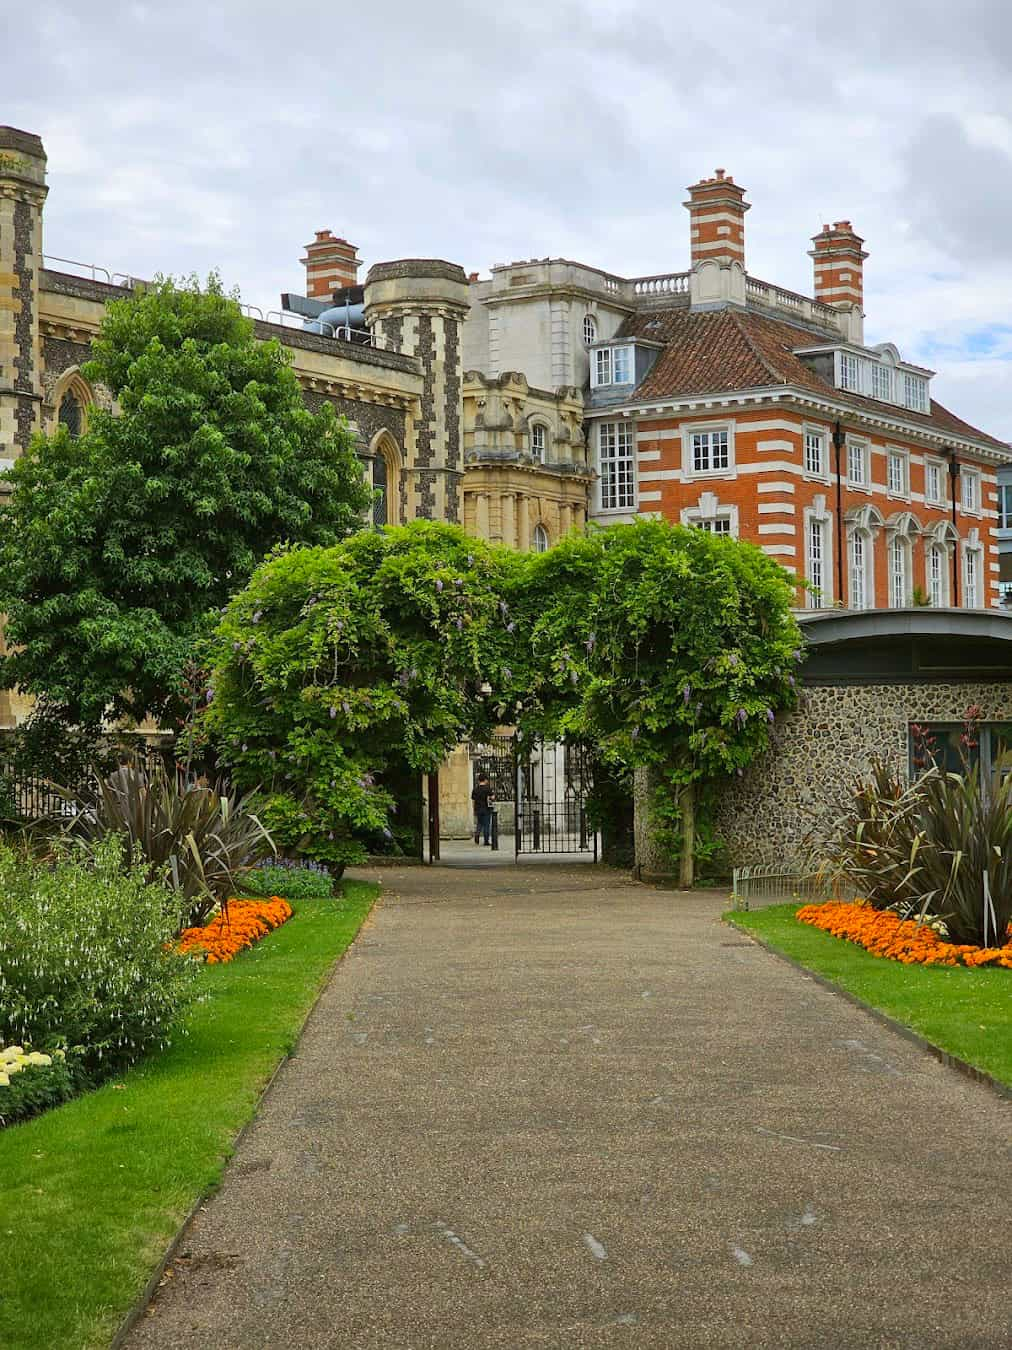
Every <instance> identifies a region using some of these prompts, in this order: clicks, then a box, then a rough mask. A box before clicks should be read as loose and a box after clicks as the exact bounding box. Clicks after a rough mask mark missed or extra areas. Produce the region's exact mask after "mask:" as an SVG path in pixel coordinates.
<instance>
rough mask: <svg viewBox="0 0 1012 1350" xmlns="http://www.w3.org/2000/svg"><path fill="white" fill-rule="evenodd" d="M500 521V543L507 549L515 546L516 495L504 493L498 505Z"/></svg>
mask: <svg viewBox="0 0 1012 1350" xmlns="http://www.w3.org/2000/svg"><path fill="white" fill-rule="evenodd" d="M499 511H500V519H501V520H502V541H503V543H504V544H505V545H506V547H507V548H516V546H517V521H516V494H515V493H513V492H504V493H503V495H502V498H501V500H500V503H499Z"/></svg>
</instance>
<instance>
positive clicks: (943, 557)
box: [924, 539, 949, 609]
mask: <svg viewBox="0 0 1012 1350" xmlns="http://www.w3.org/2000/svg"><path fill="white" fill-rule="evenodd" d="M925 552H926V555H927V556H926V558H925V564H926V565H925V569H924V571H925V580H926V581H927V583H928V599H929V600H930V601H931V604H932V606H933V607H934V608H935V609H944V608H945V607H946V606H947V605H948V603H949V553H948V550H947V549H946V547H945V545H944V544H940V543H939V542H938V540H937V539H932V540H929V541H928V546H927V549H926V550H925ZM936 562H937V563H938V576H937V577H935V575H934V566H935V563H936ZM936 581H937V583H938V584H937V587H936V584H935V583H936Z"/></svg>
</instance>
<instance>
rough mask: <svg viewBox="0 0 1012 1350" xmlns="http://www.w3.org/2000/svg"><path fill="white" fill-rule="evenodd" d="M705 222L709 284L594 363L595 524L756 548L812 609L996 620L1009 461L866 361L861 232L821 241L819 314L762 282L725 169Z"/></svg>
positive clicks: (593, 351) (922, 394) (810, 301)
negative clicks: (697, 530) (654, 520)
mask: <svg viewBox="0 0 1012 1350" xmlns="http://www.w3.org/2000/svg"><path fill="white" fill-rule="evenodd" d="M686 206H687V207H688V210H689V214H690V220H691V261H692V267H691V270H690V271H689V272H688V273H681V274H676V275H674V276H671V277H666V278H655V279H651V280H652V282H653V285H652V287H646V286H643V285H640V288H639V289H640V292H641V294H639V295H637V303H636V306H635V309H634V310H633V312H632V313H628V314H627V315H626V317H625V318H624V319H623V321H622V322H621V324H620V325H619V326H618V328H617V330H616V331H615V332H614V334H613V335H612V336H610V337H609V338H607V339H606V340H601V341H596V342H594V343H592V344H591V345H590V366H591V369H590V392H589V396H588V407H587V412H586V420H587V431H588V440H589V443H590V445H591V446H592V448H593V452H594V462H595V465H596V467H597V469H598V473H599V479H598V482H597V485H596V501H595V502H594V506H593V515H594V516H595V518H596V519H598V520H600V521H601V522H602V523H605V522H606V521H609V520H614V519H629V518H631V517H632V516H633V515H635V514H637V513H640V514H659V515H661V516H664V517H665V518H667V519H669V520H674V521H681V522H683V523H685V524H692V525H697V526H699V527H701V528H703V529H709V530H712V531H714V532H716V533H721V534H729V535H732V536H735V537H737V538H741V539H747V540H750V541H751V542H752V543H754V544H757V545H758V546H759V547H760V548H762V549H763V550H764V552H766V553H768V554H770V555H771V556H773V557H775V558H776V559H777V560H778V561H780V562H782V563H783V564H784V566H786V567H788V568H790V569H792V570H793V571H795V572H796V573H797V575H798V576H799V577H803V578H804V579H805V580H806V581H807V582H808V584H809V587H810V588H811V589H809V590H807V591H803V592H799V603H800V604H805V605H807V606H809V607H812V608H820V607H826V606H831V605H838V604H843V605H844V606H846V607H848V608H851V609H867V608H875V607H886V606H889V607H904V606H908V605H911V604H913V603H915V602H922V603H923V602H924V601H925V600H926V601H930V603H931V604H932V605H934V606H936V607H938V606H947V605H959V606H963V607H968V608H980V607H990V606H993V605H996V604H997V603H998V547H997V542H996V539H995V528H996V525H997V502H998V498H997V477H996V471H997V467H998V465H999V464H1000V463H1002V462H1003V461H1006V460H1007V459H1008V458H1009V448H1008V446H1007V445H1006V444H1005V443H1003V442H1001V441H999V440H996V439H995V438H993V437H991V436H989V435H987V434H986V433H985V432H983V431H979V430H978V429H977V428H975V427H972V426H970V425H968V424H967V423H966V422H963V421H962V420H961V419H960V418H958V417H956V416H955V415H954V414H953V413H951V412H949V411H948V410H947V409H946V408H943V407H942V406H941V405H940V404H939V403H937V402H935V400H934V399H932V397H931V389H930V382H931V376H932V372H931V371H929V370H925V369H923V368H922V367H919V366H916V365H913V364H911V363H910V362H907V361H904V360H903V359H902V357H901V355H900V353H899V352H898V351H897V349H896V348H895V347H894V346H892V345H891V344H888V343H885V344H881V345H879V346H876V347H868V346H866V345H865V344H864V336H863V318H864V315H863V308H862V305H863V277H862V272H863V267H864V261H865V258H866V257H867V254H866V253H865V252H864V249H863V247H862V245H863V241H862V240H861V239H860V238H859V237H858V235H857V234H856V233H855V232H854V230H853V229H852V228H851V225H850V222H849V221H840V222H838V223H837V224H835V225H833V226H832V227H830V226H829V225H826V226H824V227H823V229H822V230H821V232H820V233H819V234H818V235H816V236H815V240H814V245H815V247H814V248H813V249H812V251H811V256H812V257H813V259H814V285H813V295H812V297H810V298H809V297H805V296H801V295H796V294H794V293H792V292H789V291H785V290H783V289H781V288H779V287H776V286H772V285H769V284H768V283H766V282H761V281H758V280H757V279H755V278H753V277H750V276H749V275H748V273H747V272H746V270H745V229H744V222H745V212H746V211H747V210H748V209H749V208H748V205H747V203H746V202H745V201H744V192H743V189H742V188H740V187H739V186H738V185H737V184H736V183H734V182H733V180H732V179H730V178H728V177H726V176H725V175H724V173H723V171H722V170H719V169H718V170H717V173H716V175H715V177H714V178H712V179H705V180H703V181H702V182H700V183H697V184H696V185H695V186H693V187H692V188H690V189H689V200H688V202H686Z"/></svg>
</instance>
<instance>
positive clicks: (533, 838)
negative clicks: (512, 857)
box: [514, 740, 597, 862]
mask: <svg viewBox="0 0 1012 1350" xmlns="http://www.w3.org/2000/svg"><path fill="white" fill-rule="evenodd" d="M592 787H593V761H592V757H591V754H590V751H589V749H588V747H587V746H585V745H580V744H579V743H577V742H569V741H542V740H536V741H527V742H520V741H519V740H518V741H517V742H516V787H515V803H516V831H515V835H514V838H515V841H516V853H517V856H518V857H519V856H520V854H521V853H525V854H527V853H590V854H592V855H593V858H594V861H595V862H597V832H596V831H595V830H594V828H593V826H592V825H591V823H590V820H589V818H588V801H589V798H590V792H591V788H592Z"/></svg>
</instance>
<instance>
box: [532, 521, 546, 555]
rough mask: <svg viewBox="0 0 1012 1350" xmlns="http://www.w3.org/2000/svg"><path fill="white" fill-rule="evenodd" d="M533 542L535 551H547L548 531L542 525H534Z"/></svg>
mask: <svg viewBox="0 0 1012 1350" xmlns="http://www.w3.org/2000/svg"><path fill="white" fill-rule="evenodd" d="M533 544H534V552H535V553H547V552H548V531H547V530H546V529H545V527H544V525H535V527H534V540H533Z"/></svg>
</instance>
